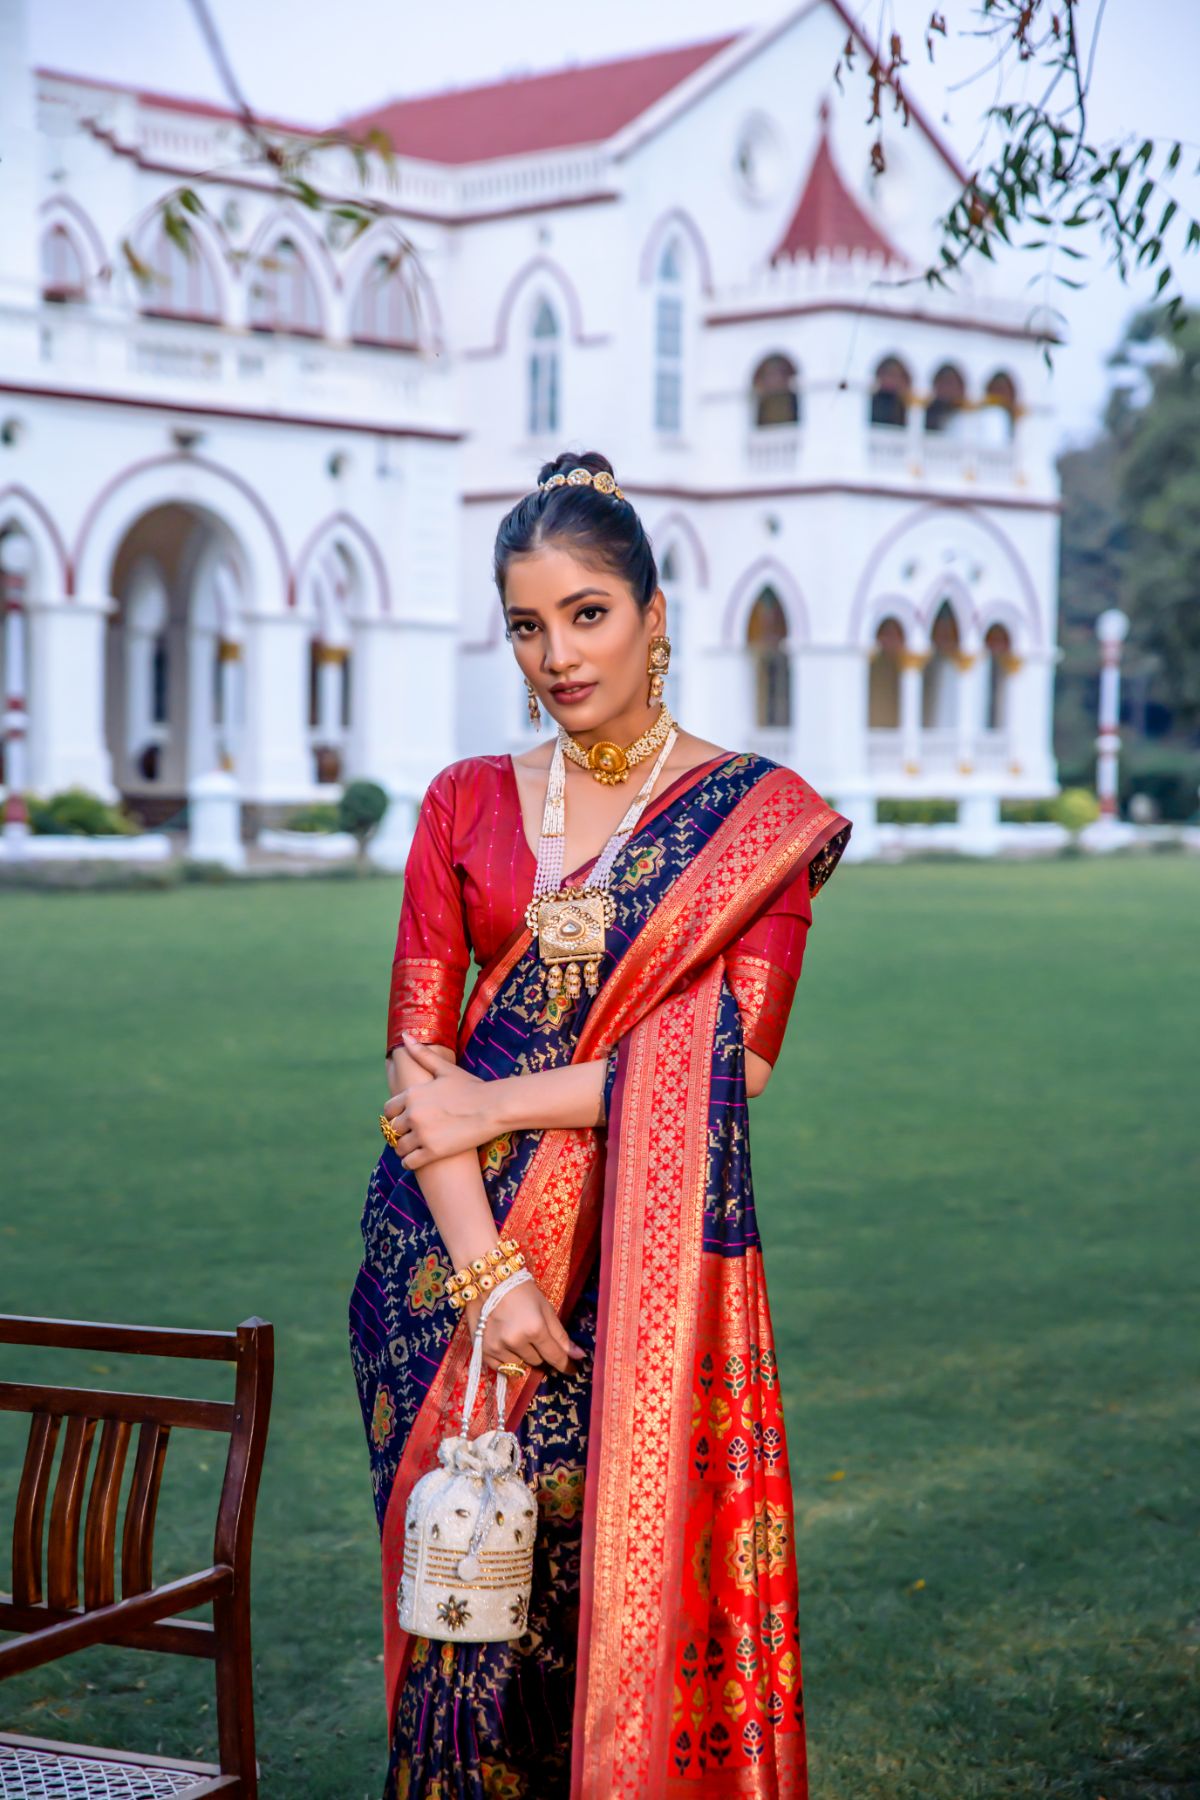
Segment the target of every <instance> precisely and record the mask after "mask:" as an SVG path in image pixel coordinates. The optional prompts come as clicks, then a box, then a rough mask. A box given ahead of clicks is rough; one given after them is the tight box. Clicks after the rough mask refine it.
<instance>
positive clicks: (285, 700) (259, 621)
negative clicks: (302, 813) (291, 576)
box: [240, 611, 313, 802]
mask: <svg viewBox="0 0 1200 1800" xmlns="http://www.w3.org/2000/svg"><path fill="white" fill-rule="evenodd" d="M245 623H246V637H245V652H244V654H245V680H244V684H243V689H242V693H243V702H244V709H245V726H244V729H243V733H242V746H241V769H240V775H241V789H242V796H243V798H244V799H246V800H254V801H263V802H265V801H272V800H302V799H305V798H306V797H307V796H308V795H309V794H310V793H311V791H312V787H313V767H312V757H311V756H310V754H309V747H308V735H307V733H308V725H307V721H308V643H309V635H310V630H311V626H310V623H309V621H308V620H307V619H304V618H302V617H301V616H300V615H299V614H298V613H296V612H294V611H288V612H277V613H276V612H270V613H268V612H255V613H249V614H247V615H246V621H245Z"/></svg>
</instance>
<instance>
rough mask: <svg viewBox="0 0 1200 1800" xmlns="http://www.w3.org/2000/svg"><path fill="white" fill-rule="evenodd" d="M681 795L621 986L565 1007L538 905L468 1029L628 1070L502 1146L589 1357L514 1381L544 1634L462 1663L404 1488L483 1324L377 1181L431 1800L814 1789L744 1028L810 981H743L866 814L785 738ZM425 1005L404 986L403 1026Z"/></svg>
mask: <svg viewBox="0 0 1200 1800" xmlns="http://www.w3.org/2000/svg"><path fill="white" fill-rule="evenodd" d="M479 760H481V761H482V760H484V759H479ZM673 786H674V790H675V791H674V793H673V794H672V793H671V790H669V791H668V793H669V796H670V797H669V798H668V799H667V803H666V804H663V805H660V806H659V807H658V809H657V810H656V812H655V813H654V816H653V817H652V818H650V817H649V816H648V817H647V819H646V820H645V821H643V825H642V827H641V828H639V831H638V832H637V833H636V834H635V836H634V837H633V839H632V840H631V842H630V844H629V846H628V848H627V850H626V851H625V853H624V855H623V858H622V859H621V860H620V861H619V862H618V864H617V867H616V870H615V871H614V889H618V888H619V890H620V893H621V906H620V911H619V914H618V920H617V924H616V926H615V927H614V928H613V930H612V932H611V933H610V948H609V951H608V954H607V955H606V958H605V963H604V967H603V969H602V983H601V988H600V992H599V993H598V994H597V995H596V996H595V997H594V998H591V997H588V996H587V995H586V994H585V995H582V996H580V997H579V999H577V1000H576V1001H575V1002H574V1003H573V1004H572V1005H570V1006H569V1007H568V1008H566V1009H565V1010H564V1011H563V1012H562V1013H561V1014H560V1015H558V1016H556V1017H554V1018H553V1019H550V1018H548V1017H547V1016H546V1011H545V1007H544V1002H543V1000H542V997H541V995H540V983H538V981H537V979H536V952H535V951H534V950H533V949H532V947H531V945H530V942H529V935H528V933H527V932H526V931H525V930H524V929H523V927H522V928H519V929H515V930H514V931H512V933H511V934H510V936H509V937H508V939H507V940H505V941H504V942H502V943H500V944H498V945H497V946H496V947H495V948H494V951H493V954H492V955H491V956H490V957H489V958H488V959H487V961H486V965H485V966H484V968H483V969H482V972H481V974H480V976H479V979H478V981H477V983H476V986H475V990H474V992H473V994H472V996H471V1000H470V1002H469V1003H468V1006H467V1009H466V1013H465V1016H464V1018H463V1020H462V1024H461V1026H460V1028H459V1032H458V1038H457V1049H458V1054H459V1059H460V1061H461V1062H462V1063H463V1065H464V1066H465V1067H467V1068H470V1069H472V1070H473V1071H474V1072H476V1073H480V1074H484V1075H486V1076H497V1075H503V1074H507V1073H510V1072H517V1073H519V1072H522V1071H524V1070H527V1069H531V1068H544V1067H555V1066H562V1065H563V1064H565V1063H567V1062H570V1061H573V1060H576V1061H578V1060H594V1059H597V1058H600V1057H607V1058H608V1061H609V1077H610V1078H609V1083H608V1087H609V1109H608V1130H607V1134H603V1133H598V1132H593V1131H583V1130H571V1131H566V1130H547V1131H542V1132H519V1133H512V1134H508V1141H507V1142H506V1144H505V1145H504V1147H503V1150H502V1152H499V1153H498V1152H497V1148H496V1146H495V1145H490V1146H485V1147H484V1149H483V1150H482V1151H481V1155H480V1165H481V1169H482V1171H483V1179H484V1184H485V1189H486V1191H487V1193H488V1197H489V1200H490V1202H491V1205H492V1208H493V1213H494V1216H495V1218H496V1221H497V1224H498V1225H504V1226H505V1227H506V1229H508V1230H510V1231H512V1232H514V1233H515V1234H516V1235H518V1236H519V1237H520V1238H521V1240H522V1243H523V1245H524V1246H525V1248H526V1254H527V1257H528V1259H529V1264H530V1266H531V1267H532V1268H533V1269H534V1271H535V1273H536V1274H537V1277H538V1280H539V1282H540V1283H541V1285H542V1287H543V1288H544V1289H545V1291H546V1292H547V1294H548V1295H549V1297H550V1298H551V1300H552V1302H553V1303H554V1304H555V1305H556V1306H557V1307H559V1309H560V1311H561V1312H562V1313H563V1316H564V1318H566V1319H567V1320H568V1322H569V1326H570V1329H571V1331H572V1334H573V1335H574V1336H576V1338H577V1339H578V1341H580V1342H582V1343H584V1344H585V1347H587V1348H589V1349H590V1350H591V1352H592V1353H591V1355H589V1357H588V1359H587V1360H586V1361H585V1362H584V1363H583V1364H581V1365H579V1368H578V1369H576V1370H572V1371H569V1372H568V1373H567V1374H566V1375H563V1376H559V1375H557V1374H556V1373H555V1372H549V1373H548V1374H546V1375H545V1376H540V1375H532V1376H530V1377H529V1378H528V1379H527V1380H526V1381H525V1383H524V1384H523V1386H522V1391H521V1395H520V1399H519V1401H518V1410H519V1412H520V1415H521V1418H520V1426H519V1430H520V1433H521V1434H522V1438H523V1442H524V1443H525V1446H526V1453H527V1457H528V1458H529V1460H530V1464H531V1467H530V1469H529V1474H530V1478H531V1479H535V1478H536V1481H537V1485H538V1488H539V1495H540V1500H539V1504H540V1505H541V1507H542V1517H543V1526H544V1527H545V1529H546V1545H545V1561H544V1564H539V1566H538V1567H536V1568H535V1583H534V1601H533V1605H532V1609H531V1615H530V1621H529V1625H530V1630H529V1632H528V1633H527V1634H526V1636H525V1637H524V1638H522V1639H518V1640H516V1642H515V1643H514V1644H511V1645H510V1644H503V1645H478V1646H466V1645H463V1646H450V1649H451V1652H452V1657H453V1662H452V1666H451V1665H450V1664H446V1663H445V1660H444V1657H443V1655H442V1647H441V1646H437V1645H435V1646H433V1648H432V1651H430V1650H429V1649H428V1647H424V1648H423V1641H422V1640H416V1641H415V1642H414V1641H411V1640H408V1639H406V1638H405V1636H404V1634H402V1633H401V1632H400V1630H399V1627H398V1624H397V1622H396V1617H395V1610H394V1600H395V1586H396V1579H397V1576H398V1572H399V1567H400V1558H401V1556H402V1551H403V1510H404V1509H403V1500H404V1497H405V1496H406V1495H407V1493H408V1491H409V1490H410V1489H411V1486H412V1483H413V1482H414V1481H415V1480H416V1479H417V1478H418V1477H419V1475H420V1474H422V1473H424V1471H425V1470H426V1469H427V1468H429V1467H431V1466H432V1464H433V1461H434V1460H435V1457H436V1447H437V1443H438V1441H439V1440H440V1437H441V1435H442V1432H443V1430H444V1429H445V1428H446V1425H447V1422H448V1420H449V1419H450V1418H451V1417H452V1416H453V1412H454V1407H455V1404H456V1402H459V1401H460V1400H461V1393H462V1389H463V1383H464V1377H465V1368H466V1356H467V1352H468V1350H469V1345H468V1342H467V1332H466V1327H465V1324H463V1323H462V1322H460V1321H458V1320H456V1319H455V1318H453V1317H451V1318H445V1317H443V1316H442V1310H441V1309H439V1308H434V1309H432V1310H431V1311H429V1312H428V1313H427V1312H426V1311H425V1310H424V1309H421V1308H418V1309H417V1311H415V1312H414V1310H413V1309H412V1307H411V1306H410V1305H409V1304H408V1303H407V1301H406V1298H405V1297H406V1295H407V1294H408V1293H409V1292H410V1289H411V1287H412V1284H413V1282H414V1279H415V1280H416V1281H417V1292H418V1293H421V1292H424V1291H425V1288H424V1287H423V1286H422V1282H423V1280H424V1274H423V1271H427V1270H428V1269H429V1268H430V1263H429V1258H430V1257H431V1255H435V1254H436V1253H437V1252H439V1251H440V1240H439V1239H438V1238H437V1235H436V1232H434V1231H433V1227H432V1221H431V1220H430V1219H429V1215H428V1211H427V1209H426V1208H425V1206H424V1202H423V1200H422V1199H421V1196H420V1190H419V1187H418V1185H417V1183H416V1180H415V1177H414V1176H412V1175H410V1174H408V1173H407V1172H406V1171H404V1170H403V1169H402V1168H401V1166H400V1164H399V1161H398V1159H397V1158H396V1157H395V1156H394V1154H393V1153H392V1152H391V1151H390V1150H385V1151H384V1153H383V1156H382V1157H381V1158H380V1162H379V1165H378V1166H377V1168H376V1170H375V1172H374V1174H373V1176H372V1179H371V1184H370V1187H369V1190H368V1197H367V1205H366V1208H365V1210H364V1216H363V1231H364V1242H365V1247H366V1254H365V1257H364V1262H363V1267H362V1270H361V1271H360V1275H359V1280H358V1282H357V1283H356V1286H355V1293H354V1297H353V1300H352V1305H351V1316H352V1348H353V1355H354V1363H355V1371H356V1376H357V1379H358V1384H359V1391H360V1399H361V1401H362V1405H363V1411H364V1421H365V1422H366V1423H367V1426H368V1434H369V1439H368V1441H369V1443H370V1447H371V1456H372V1475H373V1480H374V1484H375V1492H376V1503H377V1508H378V1511H379V1515H380V1520H381V1526H382V1531H383V1573H384V1604H385V1611H384V1618H385V1648H386V1658H387V1676H388V1696H389V1716H390V1718H391V1720H392V1762H391V1769H390V1774H389V1792H390V1793H391V1794H393V1795H395V1794H399V1793H402V1792H406V1793H409V1794H411V1795H412V1796H413V1800H417V1797H418V1796H419V1797H421V1800H428V1797H429V1796H431V1795H433V1794H436V1793H438V1792H440V1791H442V1789H441V1786H440V1784H441V1783H442V1782H443V1780H444V1779H447V1780H448V1779H449V1773H450V1765H451V1764H453V1766H454V1769H455V1771H456V1773H455V1774H454V1777H453V1779H454V1781H455V1784H456V1785H454V1786H453V1787H450V1786H447V1787H446V1788H445V1790H444V1791H445V1792H447V1793H449V1792H453V1793H454V1794H455V1796H456V1800H457V1796H458V1795H460V1794H462V1795H467V1796H470V1797H471V1800H476V1797H478V1800H483V1796H485V1795H486V1794H487V1793H488V1791H489V1789H488V1787H487V1786H486V1785H485V1770H490V1769H496V1770H498V1769H500V1768H501V1767H502V1768H503V1769H504V1770H505V1774H504V1776H503V1779H504V1780H505V1781H509V1780H510V1778H511V1781H512V1782H513V1783H515V1784H516V1785H515V1786H514V1789H513V1791H514V1792H518V1793H522V1794H526V1793H527V1794H529V1795H531V1796H536V1800H557V1797H558V1796H562V1800H567V1797H568V1796H569V1797H570V1800H609V1797H610V1796H626V1795H628V1796H631V1797H632V1796H634V1795H638V1796H649V1797H651V1800H653V1797H654V1796H666V1795H675V1794H679V1795H683V1794H692V1795H699V1794H706V1795H707V1794H712V1795H720V1794H731V1795H733V1794H738V1795H758V1796H762V1797H764V1800H766V1797H769V1796H770V1797H773V1796H803V1795H804V1794H805V1793H806V1789H807V1784H806V1774H805V1749H804V1726H803V1700H802V1684H801V1679H800V1656H799V1624H798V1612H797V1592H796V1570H795V1547H794V1540H793V1519H792V1502H791V1487H790V1479H789V1474H788V1464H787V1448H786V1441H785V1433H784V1425H783V1414H782V1404H781V1398H780V1388H779V1380H778V1372H777V1367H776V1361H775V1353H774V1346H773V1340H772V1335H771V1323H770V1315H769V1309H768V1306H767V1296H766V1290H765V1286H764V1282H763V1273H762V1259H761V1249H760V1244H759V1238H758V1231H757V1223H756V1220H755V1216H754V1203H753V1190H752V1182H751V1171H750V1152H749V1142H748V1138H747V1132H746V1105H745V1073H744V1069H745V1058H744V1052H745V1048H746V1047H747V1046H748V1045H749V1046H751V1047H757V1043H761V1044H763V1045H764V1046H765V1047H766V1048H767V1049H773V1050H777V1049H778V1041H779V1039H781V1037H782V1030H783V1025H784V1023H785V1022H786V1010H787V1005H788V1004H790V993H788V992H785V991H784V990H783V989H782V988H780V987H779V986H776V988H775V990H774V991H775V994H776V996H777V998H776V1001H775V1003H774V1015H773V1016H772V1015H771V1005H772V1002H771V1001H770V999H769V990H770V988H771V979H770V978H769V977H762V983H763V993H762V995H761V996H759V995H758V994H757V993H751V992H749V990H748V989H747V986H746V982H747V979H754V980H758V979H759V977H758V976H757V975H755V974H754V973H753V965H754V961H755V959H756V958H757V959H758V960H759V961H766V962H767V963H768V966H769V967H770V966H773V965H772V964H771V962H770V958H769V956H764V955H763V951H764V950H767V949H769V947H770V944H771V941H772V940H771V938H770V935H769V933H766V934H765V935H764V932H765V923H764V922H765V921H766V920H767V919H768V918H769V917H770V916H771V915H772V909H773V908H774V909H777V910H776V911H775V914H774V918H773V920H772V924H771V930H774V931H775V932H777V933H782V934H783V937H784V939H787V940H788V941H790V942H791V943H792V945H793V947H794V946H795V944H796V941H797V939H799V941H800V942H801V943H802V941H803V935H804V928H805V927H806V925H807V922H808V918H809V917H811V914H807V913H806V909H807V901H808V896H809V893H810V892H811V891H812V890H813V889H814V888H815V886H819V885H820V881H822V880H824V879H825V878H826V877H827V876H828V874H829V873H830V872H831V870H832V867H833V866H834V863H835V862H836V860H837V856H838V855H840V852H841V849H842V847H844V844H845V841H846V838H847V837H848V835H849V826H848V822H847V821H846V820H845V819H844V818H843V817H842V816H841V815H840V814H838V813H836V812H834V811H833V810H832V809H830V808H829V807H828V806H826V805H825V803H824V802H823V801H822V800H821V798H820V796H819V795H817V794H816V793H815V792H814V790H813V789H811V788H810V787H809V786H808V785H807V783H805V782H804V781H803V780H802V779H801V778H800V777H799V776H797V775H794V774H792V773H791V772H789V771H786V770H783V769H781V768H779V767H777V766H776V765H775V764H773V763H771V762H769V761H768V760H766V759H765V758H761V757H756V756H730V757H725V758H722V759H720V761H719V763H718V764H717V766H711V765H709V766H706V767H705V768H704V769H703V770H701V771H700V772H699V773H698V774H696V778H695V779H694V780H691V781H682V782H680V783H676V784H673ZM822 852H827V854H826V855H825V857H824V859H823V861H822V862H820V863H819V864H818V863H817V861H816V859H818V858H820V857H821V855H822ZM445 854H446V860H447V861H448V860H449V858H450V854H451V853H450V851H449V850H448V851H447V852H446V853H445ZM585 867H586V866H585ZM810 869H814V870H815V874H814V875H812V876H810V873H809V871H810ZM583 874H584V871H582V870H581V871H576V872H575V877H582V875H583ZM624 876H628V877H630V879H629V880H624V879H623V877H624ZM575 877H572V879H574V878H575ZM419 903H420V902H419V900H418V904H419ZM514 916H516V915H514ZM756 933H757V936H756ZM739 959H740V965H741V967H740V974H737V973H735V974H731V973H730V970H731V968H734V967H735V966H736V965H737V964H738V962H739ZM798 967H799V956H798V954H797V955H796V956H795V957H794V968H795V969H796V970H797V971H798ZM748 970H749V971H750V976H749V977H748V976H747V971H748ZM789 979H790V982H791V985H792V986H794V980H795V976H794V973H791V971H787V972H785V975H784V980H785V982H786V981H787V980H789ZM739 981H740V983H741V993H740V994H739V991H738V983H739ZM743 1001H746V1002H747V1008H746V1015H745V1017H743V1013H742V1011H741V1004H742V1002H743ZM404 1003H405V997H404V994H403V993H401V995H400V1007H399V1009H398V1007H397V996H396V990H395V988H394V989H393V998H392V1005H391V1007H390V1017H391V1018H392V1019H394V1018H395V1017H396V1016H397V1015H398V1010H399V1011H400V1012H402V1011H403V1006H404ZM417 1004H418V1006H419V1005H420V1004H423V1002H421V1001H420V1000H419V999H418V1002H417ZM389 1035H390V1033H389ZM756 1040H757V1042H756ZM381 1384H383V1385H386V1388H387V1392H388V1397H389V1398H388V1404H389V1406H391V1407H394V1409H395V1413H396V1425H395V1429H393V1430H391V1431H390V1432H389V1433H388V1434H387V1436H386V1438H385V1440H384V1441H383V1442H382V1443H380V1442H379V1441H378V1433H377V1434H376V1438H375V1439H374V1440H372V1439H371V1436H370V1426H371V1422H372V1420H373V1419H374V1418H375V1408H376V1399H377V1393H378V1389H379V1387H380V1385H381ZM483 1422H484V1421H483V1419H482V1416H481V1417H480V1419H479V1420H478V1422H477V1425H476V1429H482V1426H483ZM540 1536H541V1533H539V1537H540ZM568 1712H569V1714H570V1717H571V1720H572V1723H571V1725H570V1728H569V1729H567V1728H566V1723H565V1719H564V1714H566V1713H568ZM489 1778H490V1777H489Z"/></svg>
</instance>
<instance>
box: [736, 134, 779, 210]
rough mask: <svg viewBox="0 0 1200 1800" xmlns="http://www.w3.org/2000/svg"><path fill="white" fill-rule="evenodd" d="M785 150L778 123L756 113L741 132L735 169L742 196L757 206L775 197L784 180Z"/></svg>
mask: <svg viewBox="0 0 1200 1800" xmlns="http://www.w3.org/2000/svg"><path fill="white" fill-rule="evenodd" d="M784 167H785V152H784V144H783V137H782V134H781V133H780V131H779V128H778V126H777V125H775V124H774V123H773V121H772V120H770V119H768V118H767V117H766V116H765V114H763V113H756V114H755V115H754V116H753V117H752V118H750V119H747V120H746V123H745V124H744V125H743V126H742V129H741V130H740V131H739V133H738V137H737V143H736V145H735V147H734V152H733V172H734V176H735V178H736V180H737V185H738V188H739V191H740V192H741V194H742V196H743V197H744V198H745V199H747V200H750V201H752V202H754V203H755V204H756V205H759V204H761V203H762V202H764V201H767V200H772V199H774V197H775V195H776V194H777V193H778V191H779V188H780V185H781V183H782V181H783V176H784Z"/></svg>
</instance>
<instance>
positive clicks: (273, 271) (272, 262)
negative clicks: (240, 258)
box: [250, 237, 321, 337]
mask: <svg viewBox="0 0 1200 1800" xmlns="http://www.w3.org/2000/svg"><path fill="white" fill-rule="evenodd" d="M250 326H251V329H252V330H254V331H279V332H287V333H290V334H291V335H292V336H294V337H319V336H320V335H321V302H320V299H319V298H318V295H317V284H316V282H315V281H314V280H313V275H312V270H311V269H310V268H309V266H308V264H307V262H306V261H305V259H304V257H303V256H302V255H301V253H300V250H299V248H298V246H297V245H296V244H295V243H294V242H293V240H292V239H291V238H289V237H281V238H277V239H276V240H275V243H274V245H273V246H272V248H271V249H270V250H269V251H268V252H267V254H266V255H265V256H261V257H259V258H258V260H257V262H256V264H255V265H254V270H253V277H252V282H251V288H250Z"/></svg>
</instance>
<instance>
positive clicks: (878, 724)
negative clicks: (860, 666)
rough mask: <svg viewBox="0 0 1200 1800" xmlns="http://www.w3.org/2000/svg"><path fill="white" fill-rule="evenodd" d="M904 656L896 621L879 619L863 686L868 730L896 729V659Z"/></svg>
mask: <svg viewBox="0 0 1200 1800" xmlns="http://www.w3.org/2000/svg"><path fill="white" fill-rule="evenodd" d="M903 653H904V627H903V625H901V623H900V621H899V620H898V619H883V620H881V621H880V625H879V629H878V631H877V632H876V633H875V648H874V650H873V651H872V653H871V668H870V676H869V681H868V687H867V727H868V729H869V730H871V731H897V730H899V727H900V658H901V656H902V655H903Z"/></svg>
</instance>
